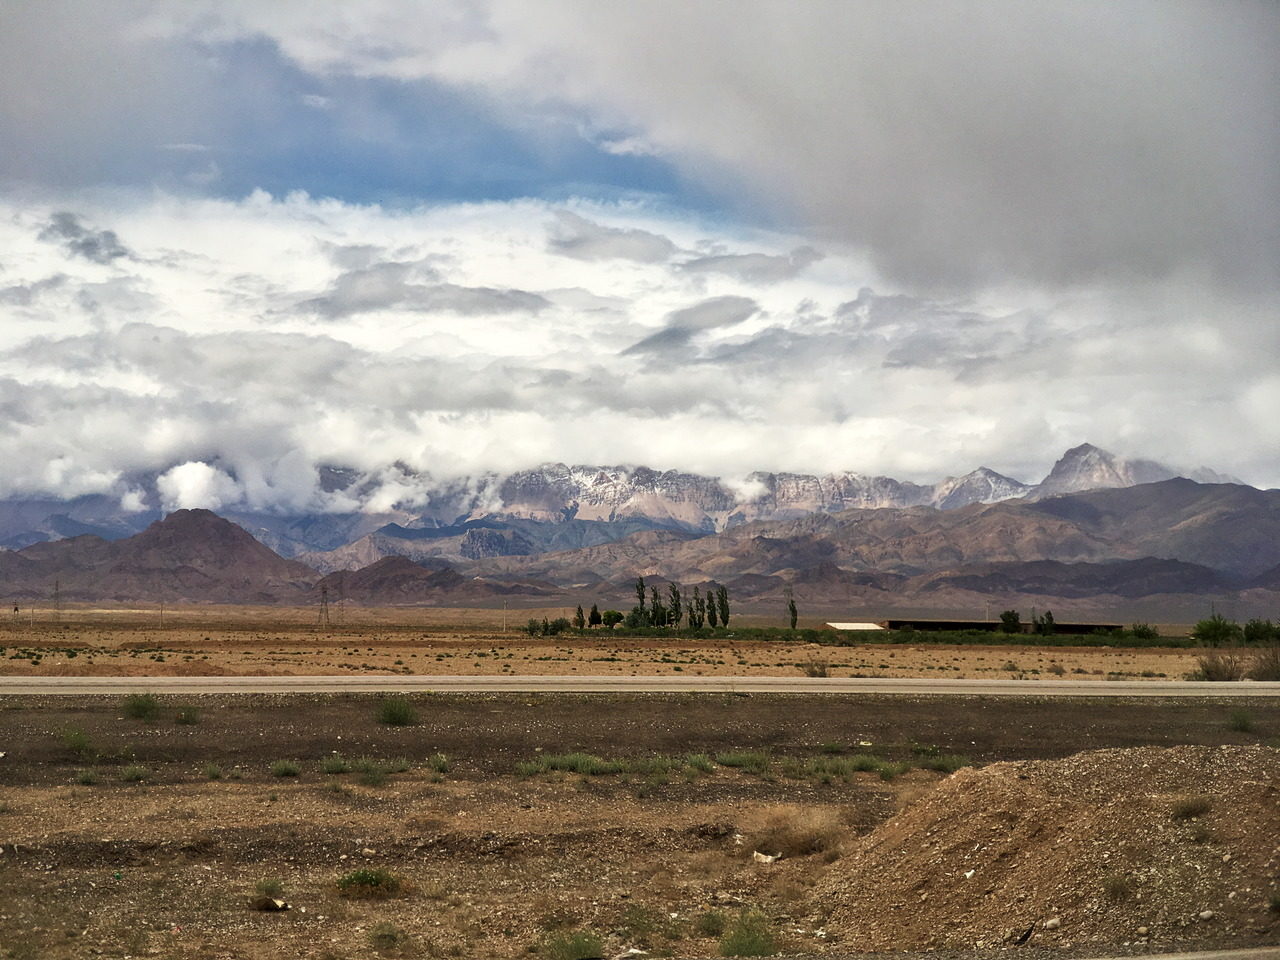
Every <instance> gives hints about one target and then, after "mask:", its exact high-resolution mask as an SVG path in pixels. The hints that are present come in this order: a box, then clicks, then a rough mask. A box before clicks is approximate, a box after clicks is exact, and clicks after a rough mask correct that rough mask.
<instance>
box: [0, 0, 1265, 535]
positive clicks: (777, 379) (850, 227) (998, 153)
mask: <svg viewBox="0 0 1280 960" xmlns="http://www.w3.org/2000/svg"><path fill="white" fill-rule="evenodd" d="M1277 411H1280V6H1278V5H1276V4H1274V3H1269V2H1245V0H1221V2H1186V0H1150V2H1143V0H1106V2H1091V0H1072V2H1062V3H1058V2H1043V0H981V2H979V0H966V2H956V0H937V2H930V3H912V2H907V3H903V2H900V0H883V2H882V0H831V2H824V0H810V2H807V3H805V4H793V3H784V2H773V0H741V2H740V0H732V2H729V0H724V2H720V0H706V2H702V3H698V4H687V3H680V2H667V0H641V2H629V3H622V2H611V0H605V2H588V0H573V2H569V0H545V2H539V3H537V4H528V3H524V2H519V0H466V2H455V3H449V2H430V3H425V2H424V3H415V2H407V0H395V2H391V0H385V2H384V0H364V2H361V3H359V4H352V3H340V2H325V0H296V2H295V0H277V2H272V3H261V2H256V0H243V2H236V0H218V2H212V0H209V2H203V0H187V2H184V3H181V4H174V3H152V2H142V0H123V2H119V3H113V4H102V3H96V2H90V0H80V2H73V0H39V2H37V0H15V2H11V3H7V4H3V5H0V444H2V445H3V447H2V448H3V450H4V455H3V457H0V496H8V497H26V496H34V495H53V496H64V497H70V496H78V495H81V494H86V493H106V494H110V495H112V496H119V497H121V498H122V502H124V503H126V505H129V504H135V505H139V506H140V505H141V500H140V497H139V493H138V488H137V478H138V477H140V476H152V477H155V476H159V477H160V484H159V485H160V490H161V492H162V495H163V496H164V498H165V500H166V504H167V505H182V506H212V507H217V506H232V505H238V506H242V507H243V506H250V507H254V508H257V509H269V510H271V509H274V510H290V511H292V510H315V509H320V510H323V509H339V508H344V509H345V508H350V507H351V506H352V504H351V503H349V502H346V501H343V502H341V503H340V502H339V501H338V500H337V499H335V496H334V495H333V494H332V493H326V492H325V491H324V490H323V489H322V488H321V484H320V477H321V473H320V468H322V467H324V466H342V467H350V468H353V469H355V470H357V471H360V472H362V473H365V474H367V475H369V476H370V477H371V478H375V479H376V478H379V477H381V478H384V480H385V482H382V481H378V482H373V483H371V484H370V485H369V486H368V490H369V491H371V492H370V493H369V494H368V499H367V500H366V501H365V502H362V503H358V504H355V506H356V507H358V508H368V509H375V508H382V507H385V506H388V505H389V504H390V503H391V502H392V501H394V500H396V498H397V497H401V498H408V499H412V497H413V496H414V495H415V494H413V493H412V492H411V491H405V490H403V489H402V488H401V487H399V486H397V485H396V484H397V483H400V482H401V481H399V480H396V478H397V477H400V478H402V477H403V475H404V470H403V467H404V466H407V467H409V468H410V469H411V470H412V471H415V472H420V473H424V474H427V475H429V476H430V477H432V478H437V479H442V478H451V477H462V476H468V475H474V474H477V473H482V472H489V471H497V472H505V471H511V470H516V469H523V468H527V467H531V466H535V465H537V464H540V463H544V462H557V461H558V462H566V463H584V464H610V465H611V464H644V465H648V466H651V467H654V468H657V469H679V470H687V471H693V472H699V473H705V474H712V475H717V476H722V477H725V478H728V479H732V478H741V477H744V476H745V475H746V474H748V473H750V472H751V471H754V470H775V471H783V470H786V471H796V472H813V473H823V472H828V471H841V470H851V471H855V472H859V473H864V474H884V475H889V476H894V477H897V478H899V479H909V480H918V481H933V480H937V479H940V478H941V477H944V476H947V475H956V474H960V473H964V472H967V471H969V470H971V469H973V468H975V467H977V466H979V465H986V466H989V467H991V468H993V469H996V470H998V471H1000V472H1002V473H1006V474H1008V475H1010V476H1013V477H1016V478H1018V479H1022V480H1032V481H1034V480H1037V479H1039V478H1040V477H1042V476H1043V475H1044V473H1045V472H1047V470H1048V468H1049V467H1050V466H1051V464H1052V463H1053V461H1054V459H1056V457H1057V456H1059V455H1060V454H1061V453H1062V451H1063V450H1065V449H1066V448H1067V447H1070V446H1074V445H1075V444H1077V443H1080V442H1084V441H1090V442H1093V443H1095V444H1097V445H1099V446H1102V447H1105V448H1107V449H1110V450H1113V451H1114V452H1116V453H1119V454H1123V455H1127V456H1135V457H1137V456H1141V457H1149V458H1154V459H1158V460H1162V461H1165V462H1168V463H1171V464H1173V465H1175V466H1180V467H1192V466H1198V465H1205V466H1209V467H1212V468H1214V469H1216V470H1219V471H1222V472H1225V473H1229V474H1232V475H1235V476H1238V477H1241V478H1243V479H1244V480H1246V481H1248V482H1250V483H1254V484H1256V485H1260V486H1277V485H1280V416H1278V415H1277Z"/></svg>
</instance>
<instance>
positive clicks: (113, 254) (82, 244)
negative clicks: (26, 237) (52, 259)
mask: <svg viewBox="0 0 1280 960" xmlns="http://www.w3.org/2000/svg"><path fill="white" fill-rule="evenodd" d="M40 239H41V240H44V241H46V242H48V243H61V244H62V246H63V247H64V248H65V249H66V250H67V252H68V253H71V254H73V255H75V256H77V257H84V258H85V259H86V260H91V261H93V262H94V263H101V264H109V263H111V262H112V261H113V260H119V259H120V258H121V257H128V256H129V255H130V254H129V250H128V248H127V247H125V245H124V244H123V243H121V242H120V238H119V237H118V236H116V232H115V231H114V230H92V229H90V228H88V227H86V226H85V225H84V224H83V223H81V222H80V218H79V217H78V216H76V215H75V214H74V213H67V212H66V211H63V212H60V213H55V214H54V215H53V216H52V217H50V218H49V223H48V224H47V225H46V226H45V227H44V229H43V230H41V231H40Z"/></svg>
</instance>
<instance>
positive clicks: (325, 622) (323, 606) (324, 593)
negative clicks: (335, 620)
mask: <svg viewBox="0 0 1280 960" xmlns="http://www.w3.org/2000/svg"><path fill="white" fill-rule="evenodd" d="M320 626H322V627H324V628H325V629H326V630H328V629H329V588H328V587H327V586H324V585H321V587H320Z"/></svg>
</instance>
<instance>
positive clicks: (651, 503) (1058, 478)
mask: <svg viewBox="0 0 1280 960" xmlns="http://www.w3.org/2000/svg"><path fill="white" fill-rule="evenodd" d="M393 472H394V474H395V475H394V476H393V477H391V478H390V479H388V476H387V474H386V473H385V471H384V472H381V473H376V474H365V473H361V472H359V471H356V470H352V469H347V468H336V467H325V468H322V469H321V470H320V475H319V480H320V486H321V488H322V489H323V491H324V493H325V495H326V496H332V497H337V498H340V499H338V500H335V501H333V502H332V503H331V504H330V509H324V510H313V511H311V512H303V513H298V512H290V511H287V510H284V511H279V510H275V511H264V510H252V509H247V508H246V507H245V506H244V505H230V506H226V507H222V508H219V509H220V515H222V516H224V517H226V518H228V519H230V520H233V521H235V522H236V523H237V524H239V525H240V526H242V527H244V528H245V529H246V530H248V531H249V532H250V533H252V534H253V535H254V537H256V538H257V539H258V540H260V541H262V542H263V543H265V544H266V545H267V546H269V547H271V548H272V549H273V550H275V551H276V552H277V553H279V554H281V555H282V556H287V557H297V558H298V559H299V560H302V561H304V562H306V563H308V564H310V565H313V566H315V567H316V568H317V569H320V570H323V571H326V572H328V571H331V570H337V569H346V568H352V567H354V566H358V565H364V564H367V563H370V562H372V561H373V560H376V559H378V558H379V557H382V556H390V555H394V554H404V555H407V556H411V557H415V558H424V557H428V556H440V557H446V558H449V559H453V560H457V561H465V560H472V559H477V558H479V557H482V556H493V555H519V554H522V553H538V552H543V551H546V550H562V549H568V548H570V547H585V546H590V545H592V544H596V543H604V542H607V541H610V540H616V539H620V538H622V537H625V536H629V535H630V534H632V533H634V532H637V531H638V530H639V529H671V530H683V531H689V532H693V533H699V534H707V533H718V532H721V531H724V530H727V529H731V528H733V527H736V526H741V525H743V524H746V523H751V522H753V521H759V520H779V519H786V518H791V517H802V516H805V515H808V514H810V513H815V512H818V513H837V512H839V511H842V510H848V509H851V508H862V509H880V508H890V507H892V508H903V507H915V506H930V507H936V508H938V509H940V510H955V509H960V508H962V507H966V506H970V505H972V504H975V503H996V502H1000V501H1003V500H1011V499H1016V498H1032V499H1039V498H1043V497H1046V496H1054V495H1059V494H1063V493H1076V492H1081V491H1084V490H1093V489H1100V488H1110V487H1122V486H1131V485H1133V484H1138V483H1150V482H1153V481H1157V480H1165V479H1170V478H1173V477H1176V476H1181V475H1186V476H1188V477H1190V479H1194V480H1201V481H1206V482H1236V481H1232V480H1231V478H1228V477H1223V476H1221V475H1218V474H1215V473H1213V472H1212V471H1208V470H1205V469H1200V470H1195V471H1190V472H1186V473H1180V472H1179V471H1177V470H1174V469H1173V468H1170V467H1166V466H1164V465H1161V464H1158V463H1154V462H1152V461H1147V460H1129V459H1125V458H1123V457H1118V456H1115V455H1114V454H1111V453H1108V452H1107V451H1105V450H1101V449H1099V448H1098V447H1095V446H1093V445H1091V444H1087V443H1086V444H1081V445H1080V446H1078V447H1075V448H1073V449H1071V450H1068V451H1067V452H1066V453H1065V454H1064V455H1063V456H1062V457H1061V458H1060V459H1059V460H1058V461H1057V463H1055V464H1054V466H1053V469H1052V470H1050V471H1049V473H1048V475H1047V476H1046V477H1045V478H1044V479H1043V480H1041V481H1040V483H1038V484H1026V483H1022V482H1020V481H1018V480H1014V479H1012V478H1010V477H1006V476H1003V475H1001V474H999V473H997V472H995V471H994V470H990V469H988V468H986V467H979V468H978V469H977V470H974V471H972V472H971V473H968V474H965V475H964V476H960V477H948V478H946V479H944V480H942V481H939V482H938V483H934V484H918V483H912V482H909V481H899V480H895V479H893V478H891V477H881V476H865V475H862V474H858V473H853V472H842V473H833V474H827V475H824V476H814V475H809V474H797V473H753V474H751V475H749V476H748V477H746V478H745V479H743V480H741V481H727V480H724V479H722V478H716V477H706V476H699V475H697V474H690V473H682V472H679V471H674V470H667V471H657V470H651V469H649V468H647V467H624V466H615V467H597V466H568V465H565V464H562V463H553V464H544V465H543V466H541V467H538V468H536V469H532V470H523V471H518V472H515V473H511V474H506V475H498V474H484V475H481V476H477V477H464V478H454V479H451V480H447V481H444V480H441V481H435V480H432V479H431V478H430V477H426V476H423V475H420V474H415V473H414V472H413V471H411V470H409V469H408V468H407V467H403V466H398V467H396V468H395V469H394V471H393ZM157 476H158V475H156V474H151V475H147V476H138V477H131V478H128V483H127V485H128V487H129V489H130V490H132V491H133V495H132V496H130V497H128V498H125V500H126V501H127V502H128V504H129V509H126V508H125V507H124V506H122V500H121V498H119V497H108V496H105V495H92V496H85V497H80V498H77V499H74V500H69V501H58V500H52V499H49V498H31V499H9V500H4V501H0V547H7V548H9V549H20V548H22V547H25V546H28V545H30V544H33V543H39V542H42V541H50V540H59V539H64V538H67V537H74V536H80V535H83V534H93V535H95V536H98V537H101V538H103V539H105V540H117V539H120V538H122V537H127V536H130V535H132V534H134V533H137V532H139V531H141V530H143V529H145V528H146V527H147V526H148V525H149V524H151V523H153V522H154V521H156V520H158V519H160V518H161V517H162V516H163V515H164V513H165V510H164V509H163V498H162V497H161V495H160V492H159V490H158V489H157ZM388 486H390V487H392V488H394V489H397V490H401V489H402V490H403V491H406V493H404V494H402V495H401V496H400V497H399V498H398V499H399V502H396V503H393V505H392V506H390V507H388V506H386V505H385V504H386V503H387V502H388V498H387V497H386V496H384V495H383V494H382V491H384V490H385V489H386V488H387V487H388ZM407 491H413V493H412V494H409V493H407ZM352 504H363V506H362V507H361V508H359V509H352V507H351V505H352ZM139 506H141V508H140V509H139V508H138V507H139ZM339 507H340V509H339ZM504 524H505V526H503V525H504ZM432 531H436V532H435V533H432ZM363 538H367V539H363Z"/></svg>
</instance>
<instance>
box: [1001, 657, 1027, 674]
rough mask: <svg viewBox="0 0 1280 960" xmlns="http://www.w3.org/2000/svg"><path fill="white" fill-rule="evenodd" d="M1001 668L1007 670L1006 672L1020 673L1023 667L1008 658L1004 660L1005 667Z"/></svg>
mask: <svg viewBox="0 0 1280 960" xmlns="http://www.w3.org/2000/svg"><path fill="white" fill-rule="evenodd" d="M1000 669H1001V670H1004V671H1005V672H1007V673H1018V672H1019V671H1020V670H1021V669H1022V668H1021V667H1019V666H1018V665H1017V664H1016V663H1014V662H1013V661H1012V660H1006V661H1005V662H1004V666H1003V667H1001V668H1000Z"/></svg>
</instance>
